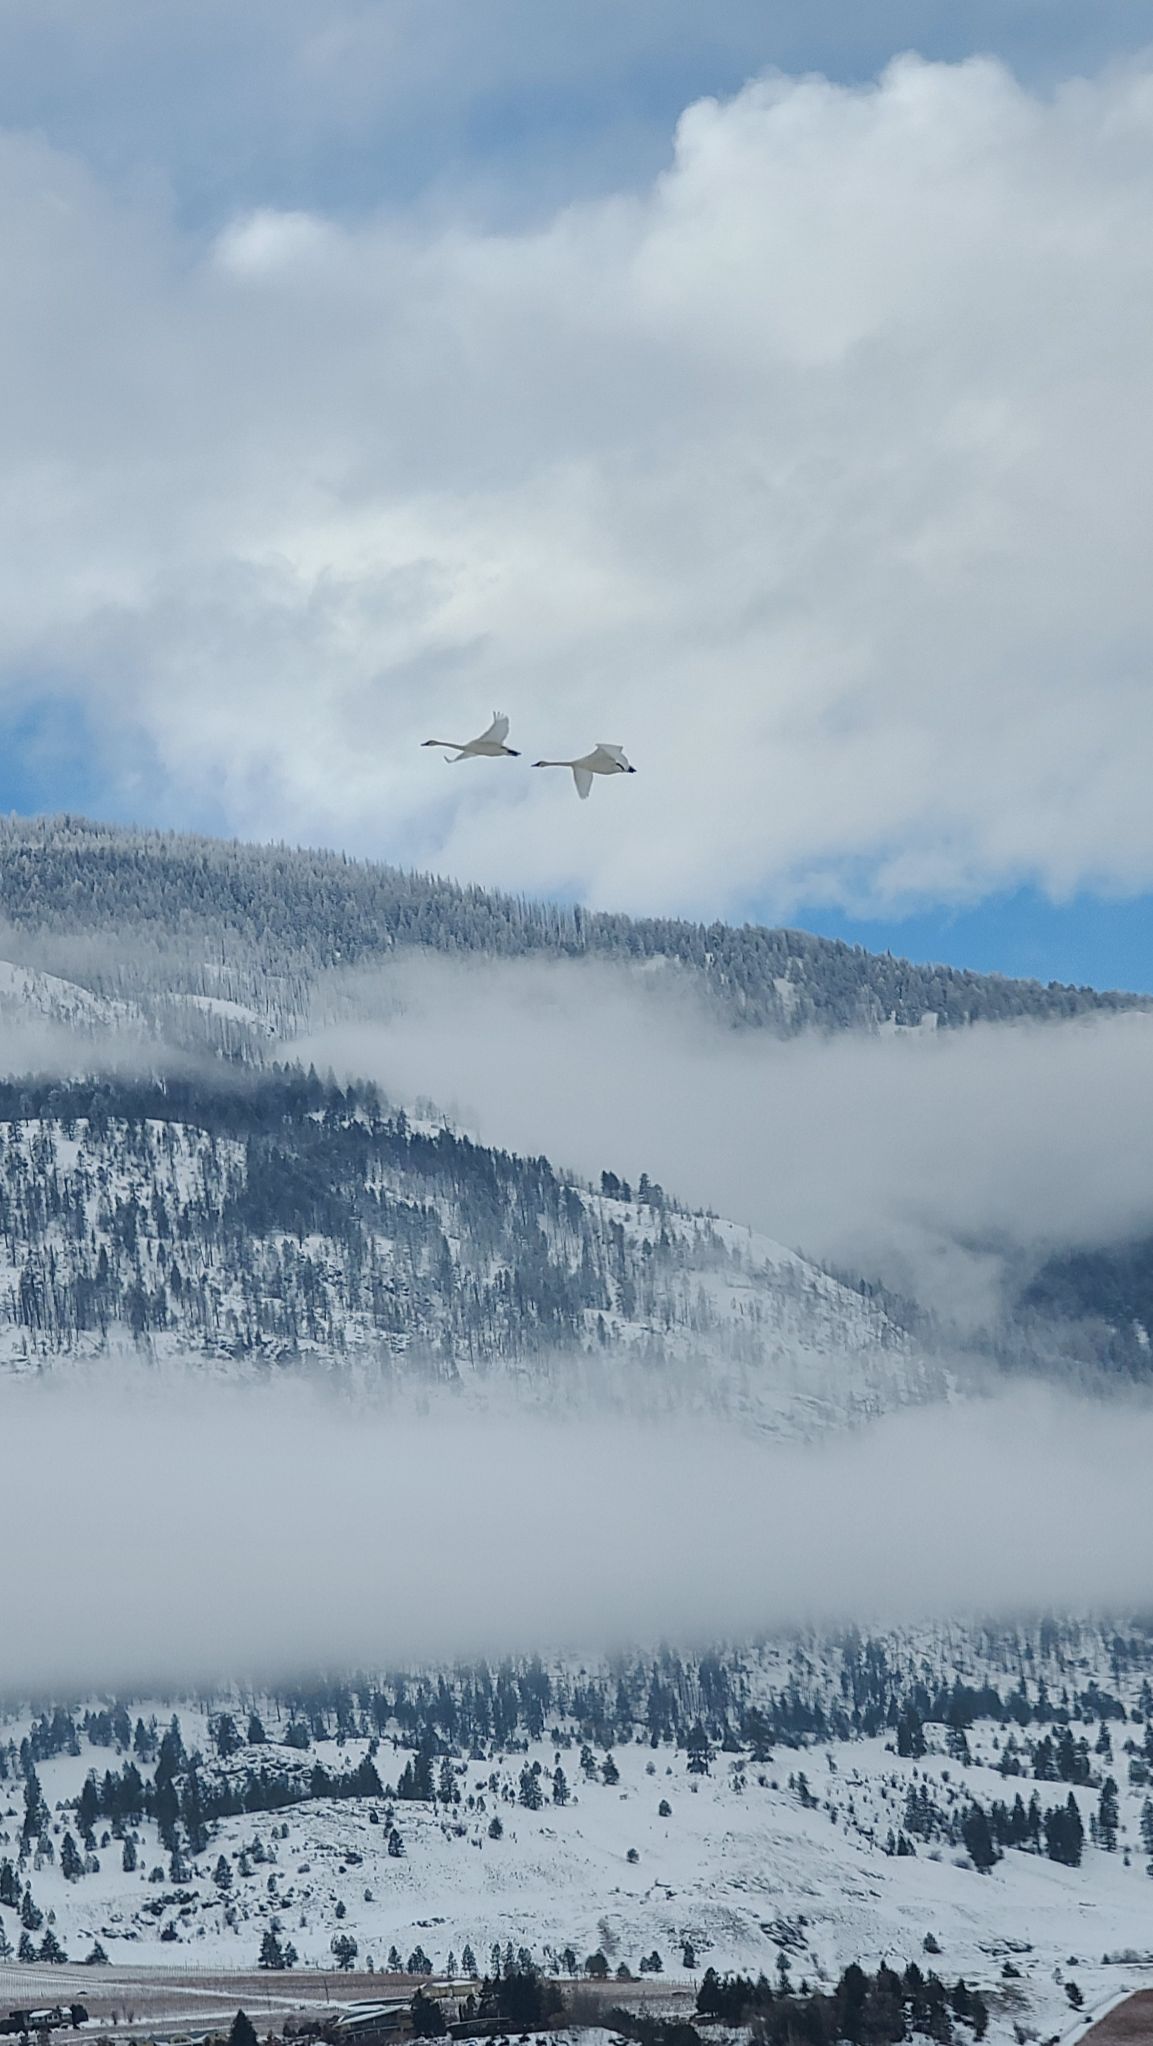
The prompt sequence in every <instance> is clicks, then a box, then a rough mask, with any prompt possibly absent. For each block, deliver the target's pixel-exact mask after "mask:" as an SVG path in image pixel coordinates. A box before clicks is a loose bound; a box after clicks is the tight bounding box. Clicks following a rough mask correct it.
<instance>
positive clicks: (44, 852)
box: [0, 816, 1146, 1055]
mask: <svg viewBox="0 0 1153 2046" xmlns="http://www.w3.org/2000/svg"><path fill="white" fill-rule="evenodd" d="M0 906H2V909H3V914H4V916H5V917H6V918H7V920H8V922H9V924H10V925H11V932H12V943H11V944H5V945H4V947H3V948H2V949H4V950H5V951H7V952H8V953H9V956H11V957H13V958H19V959H23V960H25V961H26V963H28V964H32V965H36V966H39V967H43V968H46V969H47V970H49V971H51V972H54V973H56V974H59V975H63V976H64V977H65V978H66V979H79V980H80V981H82V982H83V983H84V984H85V985H91V987H92V989H93V990H94V992H96V993H99V994H105V995H112V996H117V997H123V996H128V997H130V998H132V999H133V1000H135V1001H137V1002H138V1003H140V1004H141V1005H142V1006H143V1007H145V1008H146V1009H147V1010H148V1012H149V1014H150V1015H156V1016H157V1017H159V1018H160V1019H161V1020H163V1019H164V1017H165V1015H166V1013H167V1012H168V1011H169V1010H170V1008H171V999H172V997H173V996H174V995H176V996H178V997H180V996H187V995H189V994H192V995H199V996H206V997H208V998H209V999H214V998H215V999H220V1000H223V1001H225V1002H228V1003H230V1004H233V1003H235V1004H238V1005H239V1007H240V1008H241V1009H251V1010H252V1011H253V1012H254V1013H255V1014H256V1015H257V1017H258V1018H259V1019H260V1021H259V1025H258V1027H257V1029H256V1030H255V1031H254V1032H253V1033H252V1036H251V1038H249V1039H247V1040H246V1039H245V1037H244V1035H243V1023H242V1021H241V1019H240V1018H239V1017H237V1016H236V1015H235V1014H234V1015H233V1016H232V1018H231V1021H232V1023H233V1025H235V1026H238V1034H237V1035H235V1036H234V1037H233V1038H232V1040H231V1041H230V1042H228V1043H225V1042H222V1048H224V1049H225V1050H228V1051H230V1052H231V1051H232V1050H233V1048H234V1047H236V1046H239V1045H241V1044H244V1043H246V1044H247V1049H248V1052H249V1053H250V1054H251V1055H256V1054H257V1053H258V1051H259V1040H260V1037H261V1034H262V1033H263V1032H265V1031H267V1030H268V1029H269V1028H271V1029H272V1030H273V1032H274V1033H275V1034H276V1035H283V1034H286V1033H288V1032H290V1031H291V1030H292V1028H293V1027H294V1026H299V1025H301V1024H302V1023H303V1022H304V1021H305V1020H306V1019H307V1018H308V1016H309V1014H310V1012H311V1011H312V1009H313V1002H314V997H315V993H316V989H317V986H318V983H319V982H321V981H323V980H324V979H325V978H326V977H328V976H330V975H332V974H333V972H334V971H338V972H339V971H342V970H343V969H345V968H347V967H350V966H358V965H359V966H363V965H371V964H373V963H377V964H379V962H380V961H381V960H382V959H388V958H389V957H390V956H391V955H392V954H393V953H394V952H395V951H396V950H397V949H398V948H405V947H420V948H422V949H426V950H431V951H435V952H441V953H452V954H455V955H458V956H460V955H464V956H470V955H474V954H482V955H486V956H488V957H491V958H503V959H508V958H518V957H531V958H538V959H549V958H552V959H557V958H569V959H590V960H599V961H609V962H617V963H620V964H650V965H651V964H657V965H659V964H664V965H667V966H668V967H670V968H671V969H676V970H680V971H683V972H684V973H685V974H687V976H688V977H689V979H690V981H691V982H692V983H693V984H695V985H696V986H697V987H698V988H700V989H702V990H703V991H704V992H705V993H706V994H707V996H708V998H709V999H710V1000H711V1001H713V1002H715V1004H716V1005H717V1007H718V1009H719V1010H720V1011H721V1013H722V1014H724V1015H725V1016H726V1017H728V1018H729V1019H739V1020H740V1021H741V1022H742V1023H745V1024H751V1025H755V1026H757V1027H763V1028H767V1029H770V1030H773V1031H775V1032H778V1033H780V1034H783V1035H791V1034H793V1033H795V1032H796V1031H798V1030H802V1029H805V1028H811V1027H813V1026H817V1027H819V1028H822V1029H847V1028H856V1029H860V1028H864V1029H869V1030H876V1029H878V1028H887V1027H889V1026H890V1025H893V1024H896V1025H899V1026H903V1027H907V1028H911V1029H920V1028H922V1027H923V1026H924V1024H925V1023H926V1020H927V1019H935V1021H937V1022H940V1023H941V1024H944V1025H946V1026H964V1025H966V1024H969V1023H971V1022H975V1021H978V1020H985V1021H993V1020H998V1019H1004V1018H1009V1017H1020V1016H1026V1015H1028V1016H1050V1017H1056V1016H1071V1015H1078V1014H1083V1013H1090V1012H1093V1011H1101V1010H1116V1009H1124V1008H1137V1007H1143V1006H1145V1005H1146V1004H1145V1001H1144V998H1142V997H1140V996H1136V995H1126V994H1102V993H1099V992H1098V991H1096V990H1094V989H1092V988H1075V987H1063V986H1058V985H1056V984H1051V985H1049V986H1047V987H1043V986H1042V985H1041V984H1040V983H1039V982H1036V981H1021V980H1017V981H1014V980H1007V979H1003V978H1002V977H1001V976H999V975H995V974H978V973H967V972H960V971H957V970H956V969H954V968H951V967H945V966H919V965H916V964H914V963H912V962H911V961H909V960H905V959H894V958H893V957H891V956H890V955H889V954H887V953H884V954H874V953H869V952H866V951H864V950H863V949H862V948H861V947H860V946H853V945H846V944H842V943H840V942H839V941H836V940H832V939H827V938H817V937H811V936H809V935H808V934H807V933H806V932H804V931H796V930H772V929H766V928H764V927H762V926H759V925H753V924H744V925H740V926H736V925H729V924H721V923H713V924H708V925H705V924H699V923H698V924H694V923H687V922H684V921H681V920H679V919H675V918H659V919H658V918H632V917H627V916H618V915H609V914H605V913H597V912H592V911H586V910H583V909H581V908H574V907H568V906H562V905H559V904H554V903H532V902H526V901H524V900H523V899H521V898H514V897H512V896H507V895H499V894H496V893H492V892H488V891H485V890H484V889H481V888H469V887H461V886H459V885H457V884H455V883H453V882H449V881H442V880H438V879H436V878H435V877H433V876H429V875H422V874H411V873H404V872H402V871H400V870H399V869H398V868H394V867H384V866H378V865H372V864H370V863H368V862H363V861H357V860H350V859H348V858H345V857H343V856H341V855H339V854H335V853H325V852H311V851H304V850H294V849H292V848H289V847H286V846H283V845H278V846H265V845H242V844H237V843H235V842H228V843H225V842H222V841H220V840H215V839H210V838H193V837H187V836H183V835H181V834H180V833H176V832H156V831H133V830H128V829H124V828H123V827H119V826H113V825H106V824H95V823H91V822H89V821H87V820H86V819H84V818H79V817H71V816H63V817H42V818H27V817H4V818H0ZM184 1018H185V1020H186V1019H187V1010H185V1011H184ZM169 1020H173V1019H172V1017H171V1016H169ZM217 1020H218V1021H219V1018H218V1019H217Z"/></svg>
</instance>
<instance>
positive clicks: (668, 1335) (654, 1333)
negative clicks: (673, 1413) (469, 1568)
mask: <svg viewBox="0 0 1153 2046" xmlns="http://www.w3.org/2000/svg"><path fill="white" fill-rule="evenodd" d="M29 1109H38V1110H40V1111H42V1112H40V1113H27V1112H25V1111H27V1110H29ZM0 1113H2V1114H3V1116H4V1118H5V1121H4V1127H3V1129H2V1130H0V1364H2V1365H3V1366H4V1367H5V1368H7V1369H8V1370H9V1371H20V1370H22V1369H28V1368H36V1369H40V1368H42V1367H43V1365H44V1364H45V1363H46V1362H47V1361H51V1360H55V1361H56V1363H57V1364H58V1365H61V1366H62V1365H63V1363H64V1362H65V1360H67V1359H68V1358H77V1357H85V1356H89V1357H90V1356H93V1355H96V1354H100V1353H102V1352H104V1351H106V1350H108V1349H115V1348H118V1347H123V1346H124V1345H126V1344H128V1345H131V1346H133V1347H134V1348H136V1349H137V1350H139V1351H142V1352H144V1353H145V1354H147V1355H150V1356H152V1357H155V1358H160V1359H162V1358H164V1357H172V1358H177V1357H180V1358H184V1359H187V1358H188V1357H190V1356H191V1357H200V1358H203V1359H205V1360H211V1361H212V1362H213V1363H214V1364H215V1366H216V1368H217V1369H219V1370H225V1371H229V1372H237V1371H245V1370H253V1369H256V1368H259V1369H261V1370H265V1369H268V1368H272V1367H280V1368H286V1367H288V1366H290V1365H296V1366H303V1365H306V1364H311V1365H314V1366H320V1367H324V1368H329V1369H338V1370H339V1371H340V1372H341V1373H343V1374H344V1378H345V1381H346V1382H347V1383H348V1384H349V1386H350V1387H357V1386H358V1387H360V1388H361V1389H362V1390H365V1391H371V1390H375V1389H379V1388H382V1387H383V1388H388V1387H392V1388H394V1389H402V1388H403V1387H404V1386H405V1385H406V1384H407V1385H419V1386H422V1387H424V1386H427V1385H428V1384H429V1383H435V1384H437V1385H439V1386H442V1387H445V1388H447V1389H449V1390H451V1391H453V1392H455V1393H457V1394H460V1395H463V1396H467V1397H469V1398H472V1399H474V1400H478V1399H484V1400H491V1399H493V1398H496V1397H500V1396H502V1389H503V1394H508V1393H511V1391H512V1390H513V1389H515V1393H516V1396H517V1397H518V1398H519V1399H521V1400H524V1399H528V1400H530V1401H544V1402H547V1403H550V1404H552V1403H554V1402H555V1401H556V1400H557V1399H559V1398H562V1397H563V1398H564V1399H565V1400H566V1401H570V1402H586V1401H587V1400H588V1399H589V1398H590V1397H592V1396H593V1395H595V1396H596V1398H597V1400H598V1402H599V1403H600V1405H601V1407H602V1409H603V1407H604V1404H605V1402H606V1401H607V1403H608V1405H609V1407H610V1409H611V1408H612V1407H614V1406H615V1407H616V1408H618V1409H627V1408H629V1407H630V1406H633V1405H636V1406H640V1407H643V1410H644V1411H645V1412H646V1413H651V1412H653V1411H654V1410H660V1409H685V1408H688V1409H689V1410H690V1411H691V1410H693V1409H699V1410H701V1411H707V1412H710V1413H714V1414H718V1413H719V1414H726V1415H731V1416H737V1417H740V1418H744V1419H747V1420H749V1421H750V1422H752V1423H753V1424H754V1425H757V1426H760V1427H770V1428H774V1429H778V1430H785V1431H788V1432H793V1433H796V1432H806V1433H807V1432H810V1431H811V1430H813V1429H814V1428H818V1427H821V1426H825V1425H829V1424H835V1423H843V1422H845V1421H848V1420H852V1419H855V1418H859V1417H863V1416H865V1415H870V1414H875V1413H878V1412H883V1411H886V1410H888V1409H890V1408H892V1407H895V1406H899V1405H903V1404H906V1403H908V1402H910V1401H920V1400H924V1399H929V1398H933V1397H939V1396H941V1395H942V1394H943V1393H944V1392H945V1391H946V1390H947V1381H946V1375H945V1373H944V1370H943V1368H942V1367H941V1366H940V1364H938V1363H936V1362H934V1361H933V1360H931V1359H928V1358H926V1357H925V1356H924V1355H922V1354H921V1353H920V1352H919V1351H918V1350H917V1348H916V1346H915V1344H914V1343H913V1341H912V1340H911V1338H910V1337H909V1335H908V1334H907V1333H906V1332H905V1331H904V1330H903V1329H902V1328H901V1327H900V1326H899V1325H898V1324H897V1323H896V1322H895V1321H894V1320H893V1319H892V1317H891V1315H890V1314H889V1313H888V1312H887V1311H886V1308H885V1306H884V1304H883V1303H882V1302H881V1301H879V1300H878V1299H875V1298H873V1297H871V1296H870V1295H869V1294H868V1293H866V1292H861V1291H856V1290H854V1289H853V1288H851V1287H848V1286H846V1285H843V1284H841V1283H840V1282H839V1281H838V1280H836V1279H834V1278H832V1277H830V1276H829V1275H828V1274H827V1273H825V1272H822V1271H820V1270H819V1269H817V1268H816V1267H815V1266H812V1265H810V1264H808V1263H806V1262H805V1260H803V1259H802V1258H799V1257H797V1256H795V1255H794V1254H792V1253H790V1252H788V1251H786V1250H783V1249H782V1248H781V1247H780V1246H779V1245H776V1244H773V1243H771V1242H768V1241H767V1240H766V1239H764V1238H761V1237H758V1236H756V1235H755V1234H753V1233H752V1232H750V1231H748V1230H746V1229H741V1228H738V1227H736V1226H735V1225H733V1224H729V1223H724V1222H720V1221H717V1220H715V1219H713V1218H710V1217H707V1216H701V1215H693V1214H688V1213H684V1212H682V1211H681V1210H679V1209H677V1208H675V1207H674V1206H673V1205H672V1203H670V1202H669V1201H668V1200H667V1199H666V1197H665V1196H664V1194H663V1193H662V1192H661V1190H660V1189H659V1188H653V1187H649V1186H647V1184H646V1186H645V1187H644V1188H643V1189H641V1190H638V1191H637V1192H635V1193H634V1190H633V1189H631V1188H629V1187H626V1186H623V1185H622V1183H621V1182H620V1181H618V1180H616V1179H614V1178H611V1177H608V1176H606V1178H605V1180H604V1182H603V1186H602V1190H601V1191H598V1192H594V1191H593V1190H592V1189H590V1188H588V1187H581V1186H577V1185H570V1184H567V1183H565V1182H564V1181H562V1180H560V1179H558V1178H557V1176H556V1175H555V1174H554V1173H553V1171H552V1170H551V1168H550V1167H549V1166H548V1165H547V1163H546V1162H545V1161H544V1160H543V1159H536V1160H522V1159H516V1158H513V1157H510V1156H509V1155H508V1154H506V1153H503V1152H495V1151H490V1150H486V1149H484V1148H482V1147H480V1146H477V1145H475V1144H472V1143H470V1142H469V1141H468V1140H467V1139H465V1138H463V1137H459V1136H457V1135H455V1134H454V1133H453V1132H451V1131H450V1130H447V1129H443V1128H438V1127H432V1126H427V1125H423V1126H422V1125H419V1124H413V1123H410V1122H409V1121H408V1119H407V1118H405V1117H404V1116H403V1115H390V1114H388V1113H387V1112H386V1111H385V1110H384V1109H383V1108H382V1106H381V1104H380V1103H379V1101H378V1100H376V1098H375V1097H374V1096H373V1095H372V1093H371V1091H370V1090H365V1091H364V1092H363V1093H362V1094H361V1095H356V1094H354V1093H353V1092H352V1091H351V1090H350V1091H349V1093H347V1094H344V1093H341V1092H340V1091H339V1090H331V1089H326V1088H323V1087H322V1086H321V1085H320V1083H319V1082H316V1081H312V1082H308V1081H306V1080H305V1077H304V1076H303V1075H302V1074H298V1075H296V1076H295V1077H291V1076H287V1075H286V1076H285V1077H284V1078H277V1079H273V1078H271V1077H270V1078H267V1079H266V1080H264V1081H261V1082H259V1083H258V1084H256V1085H254V1086H252V1087H249V1088H246V1089H244V1090H238V1089H237V1088H236V1087H235V1086H227V1085H223V1084H221V1085H218V1086H217V1085H208V1084H205V1083H196V1085H195V1086H191V1085H190V1086H187V1087H185V1088H184V1089H183V1091H180V1090H177V1089H176V1088H175V1086H174V1084H171V1083H170V1084H169V1086H167V1087H166V1088H163V1089H162V1088H160V1087H158V1086H153V1085H150V1084H135V1083H132V1084H121V1083H113V1082H106V1083H102V1084H101V1085H100V1086H99V1087H93V1086H91V1085H87V1086H86V1085H84V1084H76V1085H73V1086H70V1087H62V1086H60V1085H57V1084H54V1083H50V1082H45V1083H17V1084H15V1085H13V1086H10V1087H7V1088H0Z"/></svg>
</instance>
